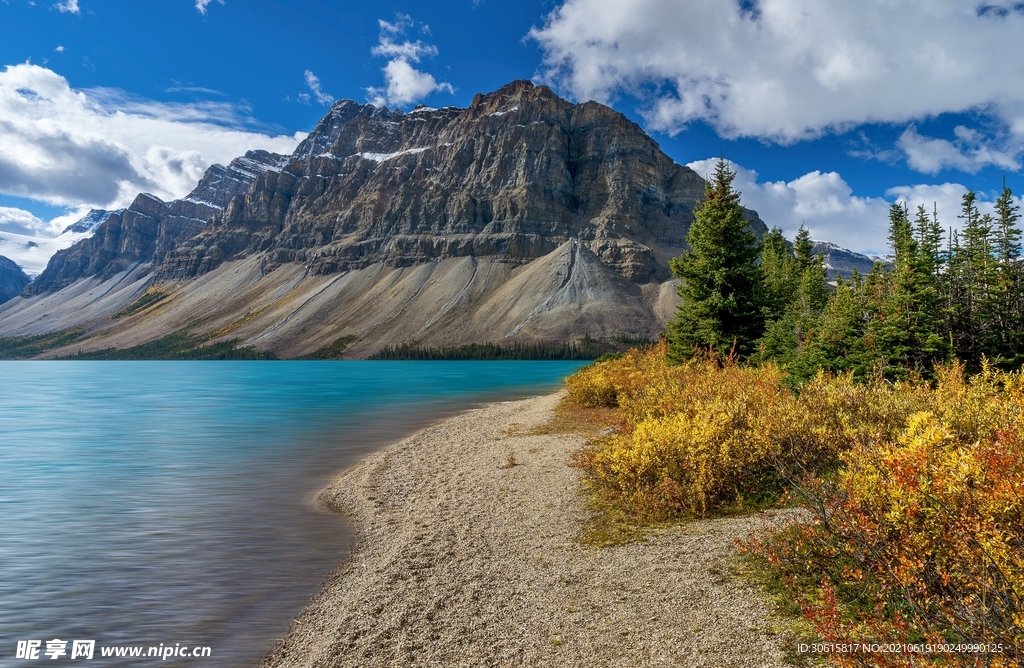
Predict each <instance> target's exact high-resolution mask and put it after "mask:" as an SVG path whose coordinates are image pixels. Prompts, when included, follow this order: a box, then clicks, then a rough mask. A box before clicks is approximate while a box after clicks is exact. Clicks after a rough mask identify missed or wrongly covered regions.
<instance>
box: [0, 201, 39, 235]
mask: <svg viewBox="0 0 1024 668" xmlns="http://www.w3.org/2000/svg"><path fill="white" fill-rule="evenodd" d="M46 228H47V225H46V223H45V222H44V221H42V220H40V219H39V218H37V217H36V216H34V215H33V214H32V213H30V212H28V211H25V210H24V209H15V208H12V207H9V206H0V232H13V233H15V234H25V235H33V234H40V233H42V232H44V231H46Z"/></svg>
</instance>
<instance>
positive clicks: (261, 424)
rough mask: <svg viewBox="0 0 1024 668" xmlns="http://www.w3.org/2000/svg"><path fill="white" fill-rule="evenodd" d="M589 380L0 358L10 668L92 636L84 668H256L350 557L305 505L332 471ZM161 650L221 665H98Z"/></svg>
mask: <svg viewBox="0 0 1024 668" xmlns="http://www.w3.org/2000/svg"><path fill="white" fill-rule="evenodd" d="M581 365H582V363H580V362H383V361H382V362H358V361H351V362H38V361H29V362H0V666H4V667H6V666H25V665H34V664H33V663H31V662H25V661H23V660H19V659H16V658H15V654H16V647H17V641H19V640H41V641H42V648H41V650H42V652H44V651H45V650H46V641H48V640H52V639H61V640H73V639H92V640H95V641H96V650H95V656H94V659H93V660H92V661H91V662H88V663H87V664H85V665H97V666H115V665H145V664H152V663H154V662H156V663H158V664H160V665H164V666H177V665H180V666H217V667H220V666H225V667H233V666H256V665H258V664H259V662H260V659H261V657H262V656H263V655H264V654H266V653H267V652H268V651H270V650H271V649H273V647H274V645H275V643H276V640H277V638H278V637H279V636H281V635H282V634H283V633H284V632H285V631H286V630H287V629H288V626H289V623H290V621H291V619H292V618H294V617H295V616H296V615H297V614H298V612H299V611H300V610H301V609H302V607H303V605H304V604H305V602H306V601H307V600H308V599H309V597H310V596H311V595H313V594H315V593H316V592H317V590H318V589H319V587H320V584H321V583H322V581H323V579H324V578H325V576H326V575H327V574H328V573H329V572H330V571H332V570H333V569H334V568H335V567H336V566H338V565H339V564H340V563H341V562H342V561H343V560H344V559H345V558H346V557H347V556H348V554H349V551H350V549H351V544H352V536H353V531H352V528H351V527H350V526H349V525H348V524H347V523H346V522H345V521H343V520H342V519H340V518H338V517H335V516H331V515H327V514H324V513H320V512H318V511H317V510H316V509H315V508H314V507H313V502H312V499H313V496H314V495H315V493H316V492H317V491H319V490H320V489H322V488H323V487H324V486H325V485H326V484H327V483H328V482H329V481H330V479H331V478H332V477H333V476H334V475H336V474H337V473H338V472H340V471H341V470H343V469H345V468H346V467H348V466H350V465H351V464H353V463H354V462H355V461H357V460H358V459H359V457H360V456H362V455H365V454H366V453H368V452H370V451H372V450H374V449H377V448H379V447H381V446H382V445H384V444H386V443H388V442H390V441H393V440H395V439H397V438H400V437H402V436H404V435H407V434H409V433H411V432H412V431H414V430H415V429H417V428H418V427H422V426H424V425H425V424H428V423H429V422H432V421H434V420H437V419H439V418H442V417H445V416H447V415H451V414H453V413H456V412H459V411H461V410H465V409H467V408H471V407H473V406H474V405H479V404H482V403H486V402H492V401H502V400H508V399H515V398H520V397H524V396H530V395H535V394H541V393H545V392H549V391H552V390H554V389H557V388H558V387H559V386H560V384H561V381H562V379H563V378H564V377H565V376H567V375H569V374H571V373H572V372H573V371H575V370H576V369H578V368H579V367H580V366H581ZM161 643H162V644H164V645H165V646H169V645H170V646H173V645H175V644H176V643H180V644H181V645H185V646H209V647H210V648H211V656H210V658H205V659H192V658H189V659H179V660H175V659H173V658H171V659H168V660H165V661H161V660H159V659H154V658H149V659H142V660H135V661H134V662H133V661H131V660H125V659H121V660H120V661H118V660H116V659H110V658H102V657H101V656H100V648H102V647H104V646H116V645H138V646H146V647H150V646H158V645H160V644H161ZM42 652H41V653H40V658H41V659H43V660H45V661H46V665H50V664H51V662H50V660H49V659H48V657H46V656H44V655H43V654H42ZM70 655H71V643H70V642H69V643H68V645H67V655H66V656H62V657H60V658H61V661H60V662H59V663H58V662H53V665H62V664H63V662H65V661H69V660H70ZM78 660H79V659H76V660H75V661H78Z"/></svg>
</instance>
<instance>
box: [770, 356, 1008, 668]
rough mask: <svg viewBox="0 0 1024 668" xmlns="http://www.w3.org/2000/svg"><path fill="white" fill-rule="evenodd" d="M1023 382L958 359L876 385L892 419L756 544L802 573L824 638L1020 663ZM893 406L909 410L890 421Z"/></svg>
mask: <svg viewBox="0 0 1024 668" xmlns="http://www.w3.org/2000/svg"><path fill="white" fill-rule="evenodd" d="M1021 387H1022V384H1021V375H1020V374H1019V373H1016V374H1012V373H1005V372H998V371H992V370H989V369H986V370H984V371H983V372H982V373H980V374H978V375H976V376H974V377H973V378H968V377H966V376H965V374H964V373H963V369H962V367H960V366H959V365H952V366H950V367H948V368H946V369H943V370H942V371H941V372H940V373H939V374H938V377H937V383H936V387H935V388H934V389H930V388H927V387H926V386H912V387H909V388H907V387H903V388H887V387H886V386H884V385H882V384H878V385H876V388H875V389H876V390H877V391H878V396H879V397H880V399H881V400H882V403H883V404H884V405H883V406H882V411H881V413H882V414H887V415H889V416H890V417H891V418H892V419H893V420H894V422H893V424H890V425H888V426H885V427H884V428H883V426H882V425H879V428H878V429H877V430H876V434H875V437H873V438H870V439H866V440H864V439H862V440H859V442H858V443H856V444H854V446H853V447H851V448H850V449H849V450H847V451H846V452H844V453H842V454H841V462H842V466H841V468H840V469H839V470H838V472H837V473H836V475H835V476H834V477H831V478H823V479H821V480H819V481H818V485H817V488H816V489H813V490H812V496H815V497H816V499H815V502H814V503H811V504H809V508H811V509H812V510H814V511H815V519H814V521H813V522H811V523H809V524H806V525H802V526H797V527H793V528H792V529H791V530H789V531H787V532H783V533H782V534H780V535H778V536H775V537H774V538H772V539H769V540H767V542H756V543H755V544H754V548H755V552H759V553H760V554H762V555H764V556H766V557H767V558H768V560H769V562H770V563H771V564H772V565H773V568H775V569H777V571H778V572H779V573H781V574H782V575H783V576H785V577H786V578H788V579H789V580H790V581H791V582H792V583H794V585H799V584H801V583H802V588H803V590H804V594H803V601H802V604H803V606H804V612H805V614H806V615H807V617H808V618H809V619H810V620H811V621H812V622H813V623H814V624H815V628H816V630H817V632H818V634H819V635H820V636H821V637H822V638H823V639H825V640H827V641H830V642H855V641H863V640H864V639H866V638H872V639H876V638H884V639H886V640H889V641H895V642H912V643H931V644H932V645H933V646H940V645H942V644H944V643H953V644H965V645H967V646H969V647H978V646H985V647H987V648H989V650H986V651H985V652H979V651H964V652H961V653H957V652H933V653H931V654H922V655H920V656H917V657H915V661H916V663H915V665H921V666H946V665H993V666H995V665H1007V666H1009V665H1018V661H1019V659H1020V658H1021V656H1020V649H1019V648H1022V647H1024V437H1022V433H1021V431H1022V428H1021V416H1022V413H1024V393H1022V391H1021ZM915 408H916V410H914V409H915ZM900 411H904V412H906V411H910V412H909V413H907V414H906V415H905V416H904V417H903V418H902V421H901V423H900V420H898V419H897V417H898V415H897V414H899V412H900ZM799 589H800V587H794V590H799ZM814 592H818V593H817V594H815V593H814ZM993 648H994V649H993ZM833 660H834V662H835V663H837V664H839V665H904V664H901V663H899V662H898V660H897V659H896V658H893V661H895V663H891V664H889V663H886V662H885V661H886V659H883V658H879V657H874V658H872V660H871V661H872V662H871V663H863V662H862V661H860V660H859V659H857V658H856V657H834V658H833Z"/></svg>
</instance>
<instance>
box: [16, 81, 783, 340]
mask: <svg viewBox="0 0 1024 668" xmlns="http://www.w3.org/2000/svg"><path fill="white" fill-rule="evenodd" d="M703 196H704V181H703V179H701V178H700V177H699V176H698V175H697V174H696V173H694V172H693V170H691V169H689V168H687V167H683V166H681V165H678V164H676V163H675V162H673V161H672V160H671V159H670V158H669V157H668V156H666V155H665V154H664V153H663V152H662V151H661V149H660V148H659V146H658V144H657V142H655V141H654V140H653V139H652V138H651V137H649V136H648V135H647V134H646V133H644V132H643V130H642V129H641V128H640V127H639V126H637V125H636V124H635V123H633V122H632V121H630V120H629V119H627V118H626V117H625V116H623V115H622V114H619V113H618V112H616V111H614V110H613V109H611V108H609V107H606V106H604V105H601V104H598V103H596V102H587V103H584V104H573V103H570V102H568V101H566V100H563V99H561V98H559V97H558V96H557V95H555V94H554V93H553V92H552V91H551V90H550V89H548V88H547V87H544V86H534V85H533V84H532V83H530V82H528V81H515V82H512V83H511V84H508V85H507V86H504V87H502V88H501V89H499V90H497V91H495V92H493V93H489V94H486V95H477V96H476V97H475V98H474V99H473V101H472V104H470V106H468V107H467V108H465V109H460V108H455V107H446V108H443V109H430V108H426V107H419V108H416V109H413V110H412V111H410V112H408V113H406V112H403V111H400V110H394V111H391V110H388V109H385V108H382V107H375V106H372V105H365V104H358V103H356V102H352V101H341V102H338V103H336V104H335V105H333V106H332V107H331V109H330V111H329V112H328V114H327V115H326V116H325V117H324V118H323V119H322V120H321V121H320V122H319V123H318V124H317V126H316V127H315V128H314V130H313V132H311V133H310V135H309V136H308V137H307V138H306V139H305V140H304V141H303V142H302V143H301V144H300V145H299V146H298V147H297V149H296V150H295V152H294V153H293V154H292V155H291V156H287V157H285V156H278V155H272V154H269V153H262V152H250V153H248V154H246V156H245V157H244V158H239V159H237V160H235V161H233V162H232V163H231V164H230V165H229V166H228V167H227V168H223V167H219V166H214V167H211V168H210V170H209V171H207V173H206V175H205V176H204V178H203V180H202V182H200V184H199V185H198V186H197V188H196V189H195V190H194V191H193V192H192V193H191V194H190V195H189V196H188V197H186V198H184V199H181V200H176V201H174V202H162V201H160V200H158V199H157V198H155V197H152V196H151V195H140V196H139V197H138V198H136V200H135V202H133V203H132V205H131V206H130V207H128V209H126V210H124V211H122V212H115V213H114V214H111V215H110V217H109V218H108V219H107V220H106V222H104V223H102V224H101V225H100V226H99V228H98V229H97V231H96V233H95V235H94V236H93V237H91V238H90V239H88V240H87V241H84V242H82V243H80V244H78V245H76V246H74V247H73V248H71V249H69V250H67V251H63V252H61V253H58V254H57V255H55V256H54V257H53V258H52V260H51V262H50V264H49V266H48V267H47V269H46V271H45V272H43V274H42V275H41V276H40V277H39V278H37V279H36V281H34V282H33V283H32V284H31V285H30V286H29V288H28V289H27V290H26V291H25V293H24V295H23V296H22V297H21V298H18V299H15V300H12V301H11V302H10V303H9V304H5V305H4V306H3V307H2V308H0V336H3V335H10V334H27V333H37V332H40V331H50V330H53V329H59V328H68V327H74V328H78V329H83V330H85V331H87V332H88V335H89V337H90V338H88V340H80V341H76V343H75V346H76V348H75V350H76V351H77V350H84V351H88V350H92V349H98V348H102V347H108V346H114V347H125V346H130V345H136V344H138V343H142V342H145V341H148V340H152V339H154V338H157V337H159V336H164V335H166V334H168V333H171V332H174V331H178V330H181V329H186V328H187V329H189V331H191V332H193V333H197V334H202V335H206V336H210V337H215V338H218V337H219V338H224V337H229V338H232V339H235V338H237V339H238V340H239V341H241V342H242V343H243V344H245V345H254V346H256V347H257V348H258V349H260V350H270V351H273V352H275V353H277V354H278V355H280V356H282V357H290V356H298V355H303V354H306V353H309V352H312V351H314V350H316V349H317V348H319V347H322V346H326V345H329V344H330V343H331V342H332V341H334V340H336V339H338V338H339V337H346V338H352V339H353V342H352V344H351V346H350V347H349V349H348V351H349V353H350V354H351V355H353V356H363V355H367V354H370V353H372V352H374V351H375V350H377V349H379V348H380V347H382V346H384V345H397V344H402V343H409V342H416V343H418V344H422V345H459V344H464V343H471V342H483V341H504V342H511V341H524V342H526V341H562V342H564V341H566V340H570V339H574V338H579V337H582V336H584V335H590V336H591V337H596V338H606V339H612V338H615V337H616V336H619V335H623V334H626V335H630V336H642V337H647V338H650V337H655V336H657V334H658V332H659V331H660V330H661V328H662V327H663V324H664V322H665V320H666V319H668V318H670V317H671V316H672V313H673V311H674V308H675V305H676V302H677V297H676V293H675V290H674V283H673V281H672V280H671V273H670V271H669V267H668V261H669V259H670V258H672V257H674V256H676V255H678V254H679V253H680V252H682V251H683V250H684V248H685V246H686V241H685V240H686V235H687V232H688V231H689V227H690V224H691V222H692V220H693V211H694V207H695V206H697V205H698V203H699V202H700V201H701V200H702V199H703ZM747 217H748V220H749V221H750V225H751V228H752V229H753V230H754V231H755V232H756V233H757V234H758V235H761V234H763V233H764V232H766V231H767V228H766V227H765V225H764V223H763V222H762V221H761V220H760V218H758V217H757V214H756V213H755V212H753V211H748V212H747ZM151 289H152V290H155V291H156V292H159V293H160V295H161V298H160V299H159V300H156V301H152V300H150V301H146V302H142V301H136V300H139V299H140V297H141V296H142V295H144V294H145V293H146V292H147V291H148V290H151ZM133 304H134V306H133V308H130V309H126V308H125V307H126V306H129V305H133ZM115 313H118V314H119V316H118V317H117V318H112V317H111V316H112V315H114V314H115ZM48 354H53V355H57V354H60V351H53V352H52V353H48Z"/></svg>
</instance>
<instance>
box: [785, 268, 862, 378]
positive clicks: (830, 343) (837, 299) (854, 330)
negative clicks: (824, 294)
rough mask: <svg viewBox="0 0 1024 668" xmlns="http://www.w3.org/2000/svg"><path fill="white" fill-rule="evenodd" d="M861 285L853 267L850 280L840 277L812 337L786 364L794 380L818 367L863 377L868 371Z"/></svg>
mask: <svg viewBox="0 0 1024 668" xmlns="http://www.w3.org/2000/svg"><path fill="white" fill-rule="evenodd" d="M863 292H864V284H863V282H862V280H861V276H860V274H858V273H857V270H856V269H854V271H853V275H852V277H851V279H850V281H849V282H846V281H844V280H842V279H841V278H840V279H839V280H838V281H837V282H836V290H835V292H834V293H833V294H832V296H831V298H830V299H829V300H828V303H827V304H826V306H825V310H824V312H823V313H822V316H821V320H820V322H819V325H818V327H817V329H816V330H815V332H814V334H813V336H811V337H810V338H809V339H808V341H807V344H806V345H805V346H804V348H803V350H801V352H800V354H799V355H798V356H797V357H796V358H795V359H794V360H793V362H792V363H791V364H790V365H789V373H790V377H791V378H792V379H794V380H797V381H802V380H806V379H809V378H812V377H813V376H814V374H815V373H817V371H818V369H824V370H826V371H829V372H832V373H845V372H847V371H852V372H853V373H854V375H855V376H856V377H857V378H864V377H866V376H867V375H868V373H869V372H870V371H871V358H870V356H869V355H868V354H867V351H866V350H865V347H864V338H865V334H866V327H865V312H866V306H865V304H864V298H863Z"/></svg>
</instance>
